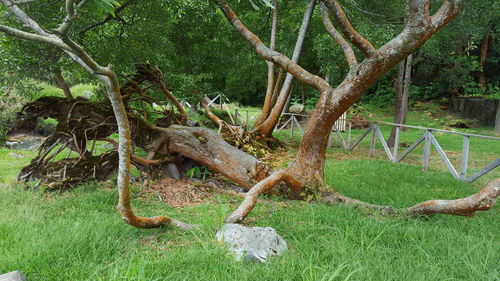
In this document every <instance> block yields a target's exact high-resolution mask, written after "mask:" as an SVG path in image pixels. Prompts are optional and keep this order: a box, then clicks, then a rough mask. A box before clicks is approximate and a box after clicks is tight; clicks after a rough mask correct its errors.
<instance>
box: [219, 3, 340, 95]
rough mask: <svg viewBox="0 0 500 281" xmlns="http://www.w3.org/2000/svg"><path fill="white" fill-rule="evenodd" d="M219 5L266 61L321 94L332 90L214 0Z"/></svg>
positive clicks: (227, 17)
mask: <svg viewBox="0 0 500 281" xmlns="http://www.w3.org/2000/svg"><path fill="white" fill-rule="evenodd" d="M213 1H214V2H215V3H216V4H217V5H219V8H220V10H221V11H222V13H223V14H224V16H225V17H226V19H227V20H228V21H229V23H230V24H231V25H232V26H233V27H234V29H235V30H236V31H237V32H238V33H239V34H240V36H241V37H243V39H245V40H246V41H248V43H250V45H251V46H252V47H253V48H254V49H255V51H256V52H257V53H258V54H259V55H260V56H261V57H263V58H264V59H266V60H268V61H271V62H274V63H276V64H278V65H279V66H280V67H282V68H283V69H284V70H285V71H286V72H288V73H291V74H292V75H293V76H294V77H295V78H296V79H298V80H300V81H301V82H303V83H304V84H307V85H309V86H311V87H313V88H315V89H317V90H318V91H320V92H324V91H326V90H329V89H331V87H330V85H328V83H326V81H324V80H323V79H322V78H321V77H319V76H316V75H313V74H311V73H309V72H308V71H306V70H305V69H303V68H302V67H301V66H299V65H298V64H297V63H294V62H293V61H291V60H290V59H289V58H288V57H287V56H285V55H283V54H281V53H278V52H276V51H272V50H271V49H269V48H268V47H266V46H265V45H264V43H262V41H261V40H260V38H259V37H257V35H255V34H253V33H252V32H251V31H250V30H248V28H246V27H245V26H244V25H243V23H242V22H241V21H240V20H239V18H238V16H236V14H235V13H234V12H233V10H232V9H231V8H230V7H229V6H228V5H227V4H226V3H225V1H224V0H213Z"/></svg>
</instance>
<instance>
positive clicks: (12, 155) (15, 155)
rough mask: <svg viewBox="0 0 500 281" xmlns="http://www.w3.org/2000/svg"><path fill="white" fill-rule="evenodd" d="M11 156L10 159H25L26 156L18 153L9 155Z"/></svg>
mask: <svg viewBox="0 0 500 281" xmlns="http://www.w3.org/2000/svg"><path fill="white" fill-rule="evenodd" d="M9 156H10V157H14V158H24V155H21V154H17V153H14V152H11V153H9Z"/></svg>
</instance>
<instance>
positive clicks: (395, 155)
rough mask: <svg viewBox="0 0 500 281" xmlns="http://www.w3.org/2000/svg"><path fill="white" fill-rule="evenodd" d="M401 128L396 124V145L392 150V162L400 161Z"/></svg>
mask: <svg viewBox="0 0 500 281" xmlns="http://www.w3.org/2000/svg"><path fill="white" fill-rule="evenodd" d="M399 130H400V127H399V126H396V135H395V136H394V147H393V149H394V150H393V152H392V162H393V163H396V162H398V148H399Z"/></svg>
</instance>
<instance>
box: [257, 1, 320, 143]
mask: <svg viewBox="0 0 500 281" xmlns="http://www.w3.org/2000/svg"><path fill="white" fill-rule="evenodd" d="M315 6H316V1H315V0H311V1H309V4H308V6H307V9H306V11H305V13H304V18H303V20H302V26H301V27H300V31H299V35H298V37H297V42H296V44H295V49H294V51H293V56H292V62H294V63H298V61H299V59H300V54H301V53H302V46H303V45H304V41H305V37H306V34H307V30H308V28H309V24H310V22H311V17H312V14H313V12H314V7H315ZM271 51H272V50H271ZM293 79H294V77H293V75H292V74H290V73H287V74H286V77H285V82H283V86H282V87H281V91H280V94H279V96H278V99H277V101H276V104H275V105H274V107H273V108H272V110H271V113H270V114H269V116H268V118H267V119H266V120H265V121H264V122H262V123H261V124H260V125H259V126H255V127H254V130H253V131H254V132H257V133H259V134H260V135H262V136H264V137H271V135H272V133H273V131H274V128H275V127H276V124H278V121H279V117H280V116H281V113H282V112H283V108H284V107H285V104H286V102H287V100H288V98H289V95H290V90H291V88H292V84H293Z"/></svg>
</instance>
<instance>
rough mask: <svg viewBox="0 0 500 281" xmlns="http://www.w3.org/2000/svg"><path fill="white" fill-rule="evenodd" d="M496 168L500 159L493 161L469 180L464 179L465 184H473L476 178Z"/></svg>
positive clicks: (499, 164) (499, 163)
mask: <svg viewBox="0 0 500 281" xmlns="http://www.w3.org/2000/svg"><path fill="white" fill-rule="evenodd" d="M498 166H500V158H498V159H497V160H495V161H493V162H492V163H491V164H489V165H488V166H486V167H484V168H483V169H482V170H481V171H479V172H477V173H475V174H474V175H472V176H471V177H470V178H468V179H466V180H465V181H466V182H473V181H475V180H477V179H478V178H480V177H482V176H483V175H484V174H486V173H488V172H489V171H491V170H493V169H495V168H496V167H498Z"/></svg>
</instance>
